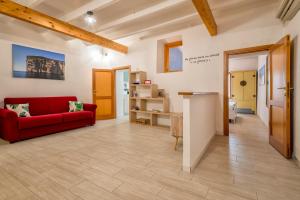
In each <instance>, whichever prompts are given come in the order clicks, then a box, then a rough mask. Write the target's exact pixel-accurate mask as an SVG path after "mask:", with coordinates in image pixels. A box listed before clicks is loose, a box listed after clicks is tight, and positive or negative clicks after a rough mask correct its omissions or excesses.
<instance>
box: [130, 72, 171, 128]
mask: <svg viewBox="0 0 300 200" xmlns="http://www.w3.org/2000/svg"><path fill="white" fill-rule="evenodd" d="M146 78H147V75H146V72H144V71H135V72H131V73H130V99H129V100H130V103H129V106H130V122H133V123H135V122H136V121H137V119H139V118H143V119H149V122H150V124H149V125H151V126H163V127H166V126H164V125H160V124H159V123H158V118H160V117H163V118H168V119H169V118H170V115H171V113H170V111H169V99H168V98H167V97H159V96H158V86H157V84H144V81H145V80H146ZM150 103H155V104H156V105H159V109H157V108H156V109H154V110H149V108H148V104H150ZM137 108H138V109H137ZM168 127H169V126H168Z"/></svg>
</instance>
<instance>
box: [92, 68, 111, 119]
mask: <svg viewBox="0 0 300 200" xmlns="http://www.w3.org/2000/svg"><path fill="white" fill-rule="evenodd" d="M97 71H109V72H111V71H112V72H113V81H114V82H113V87H112V90H113V91H112V101H113V115H112V117H111V118H103V119H102V118H101V119H99V118H98V119H97V117H96V120H105V119H115V118H116V109H115V108H116V86H115V71H114V70H113V69H101V68H93V71H92V98H93V104H95V103H96V99H95V96H94V91H95V72H97Z"/></svg>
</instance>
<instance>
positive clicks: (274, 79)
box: [269, 36, 292, 158]
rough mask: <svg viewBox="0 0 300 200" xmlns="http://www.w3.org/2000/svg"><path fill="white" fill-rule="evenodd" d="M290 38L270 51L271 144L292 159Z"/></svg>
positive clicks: (284, 39)
mask: <svg viewBox="0 0 300 200" xmlns="http://www.w3.org/2000/svg"><path fill="white" fill-rule="evenodd" d="M290 98H291V91H290V38H289V36H286V37H284V38H282V39H281V40H280V41H279V42H278V43H276V44H275V45H273V47H272V48H271V50H270V122H269V123H270V133H269V139H270V144H271V145H272V146H273V147H274V148H275V149H277V150H278V151H279V152H280V153H281V154H282V155H283V156H285V157H286V158H290V157H291V155H292V149H291V124H290V116H291V111H290Z"/></svg>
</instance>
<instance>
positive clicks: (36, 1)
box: [0, 0, 45, 22]
mask: <svg viewBox="0 0 300 200" xmlns="http://www.w3.org/2000/svg"><path fill="white" fill-rule="evenodd" d="M44 1H45V0H28V1H22V0H16V1H15V2H17V3H20V4H22V5H24V6H28V7H35V6H38V5H40V4H41V3H43V2H44ZM0 17H4V16H3V15H1V16H0ZM10 21H11V22H12V21H14V19H13V18H10Z"/></svg>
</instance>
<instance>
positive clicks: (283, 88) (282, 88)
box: [277, 87, 286, 90]
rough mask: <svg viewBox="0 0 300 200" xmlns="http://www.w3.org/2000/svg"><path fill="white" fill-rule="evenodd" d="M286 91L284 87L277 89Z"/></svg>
mask: <svg viewBox="0 0 300 200" xmlns="http://www.w3.org/2000/svg"><path fill="white" fill-rule="evenodd" d="M285 89H286V87H279V88H277V90H285Z"/></svg>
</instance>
